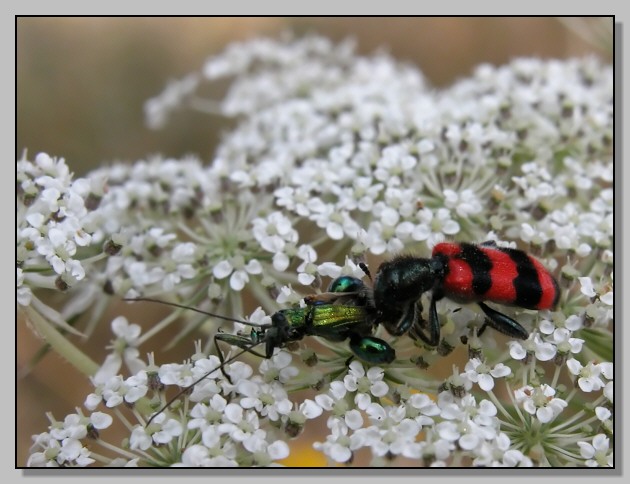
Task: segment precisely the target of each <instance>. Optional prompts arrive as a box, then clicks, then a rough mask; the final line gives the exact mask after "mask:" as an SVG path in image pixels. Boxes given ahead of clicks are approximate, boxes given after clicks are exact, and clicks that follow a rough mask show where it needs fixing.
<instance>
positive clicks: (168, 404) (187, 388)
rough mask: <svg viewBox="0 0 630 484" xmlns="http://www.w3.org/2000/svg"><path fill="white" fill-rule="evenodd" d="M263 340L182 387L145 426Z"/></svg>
mask: <svg viewBox="0 0 630 484" xmlns="http://www.w3.org/2000/svg"><path fill="white" fill-rule="evenodd" d="M261 343H262V341H260V342H258V343H254V344H252V345H250V346H248V347H247V348H244V349H243V351H239V352H238V353H236V354H235V355H234V356H232V357H231V358H228V359H227V360H225V361H224V362H222V363H221V364H220V365H219V366H217V367H216V368H213V369H212V370H210V371H209V372H207V373H206V374H205V375H203V376H201V377H199V378H198V379H197V380H195V381H194V382H192V383H191V384H190V385H188V386H187V387H184V388H182V389H181V390H180V391H179V392H177V394H176V395H175V396H174V397H173V398H171V399H170V400H169V401H168V402H166V403H165V404H164V405H163V406H162V408H160V409H159V410H158V411H157V412H156V413H154V414H153V415H152V416H151V418H150V419H149V420H147V423H146V424H145V427H148V426H149V424H150V423H151V422H152V421H153V419H154V418H155V417H157V416H158V415H160V414H161V413H162V412H163V411H164V410H166V409H167V408H168V407H170V406H171V403H173V402H174V401H175V400H177V399H178V398H179V397H181V396H182V395H183V394H184V393H186V392H187V391H188V390H190V389H191V388H193V387H194V386H195V385H196V384H197V383H199V382H200V381H201V380H204V379H205V378H207V377H209V376H210V375H212V374H213V373H214V372H215V371H217V370H220V369H221V368H224V367H225V365H227V364H228V363H232V362H233V361H234V360H236V359H237V358H238V357H239V356H241V355H242V354H243V353H247V352H249V351H251V350H252V349H253V348H255V347H256V346H258V345H259V344H261Z"/></svg>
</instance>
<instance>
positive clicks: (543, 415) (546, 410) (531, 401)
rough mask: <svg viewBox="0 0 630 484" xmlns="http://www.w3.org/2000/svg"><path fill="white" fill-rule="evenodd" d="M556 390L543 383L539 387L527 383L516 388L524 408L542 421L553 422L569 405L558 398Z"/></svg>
mask: <svg viewBox="0 0 630 484" xmlns="http://www.w3.org/2000/svg"><path fill="white" fill-rule="evenodd" d="M555 394H556V391H555V390H554V389H553V388H552V387H550V386H549V385H546V384H542V385H540V386H537V387H532V386H531V385H526V386H524V387H522V388H519V389H517V390H514V396H515V398H516V401H517V402H519V403H520V404H521V406H522V407H523V409H524V410H525V411H526V412H527V413H529V414H531V415H536V418H537V419H538V420H540V421H541V422H542V423H548V422H551V421H552V420H553V419H555V418H556V417H557V416H558V415H559V414H560V413H561V412H562V410H564V408H565V407H566V406H567V405H568V404H567V402H566V401H564V400H562V399H560V398H556V397H555V396H554V395H555Z"/></svg>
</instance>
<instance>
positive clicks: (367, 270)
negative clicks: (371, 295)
mask: <svg viewBox="0 0 630 484" xmlns="http://www.w3.org/2000/svg"><path fill="white" fill-rule="evenodd" d="M359 267H360V268H361V270H362V271H363V273H364V274H365V275H366V276H367V277H368V279H369V280H370V282H374V281H373V280H372V273H371V272H370V269H368V266H367V264H366V263H365V262H359Z"/></svg>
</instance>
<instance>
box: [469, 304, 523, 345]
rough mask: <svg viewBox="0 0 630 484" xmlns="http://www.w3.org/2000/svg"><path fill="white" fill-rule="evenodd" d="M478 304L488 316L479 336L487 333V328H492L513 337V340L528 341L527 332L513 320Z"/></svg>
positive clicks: (478, 333)
mask: <svg viewBox="0 0 630 484" xmlns="http://www.w3.org/2000/svg"><path fill="white" fill-rule="evenodd" d="M477 304H478V305H479V307H480V308H481V310H482V311H483V312H484V314H485V315H486V319H485V321H484V324H483V325H482V326H481V328H480V329H479V331H478V332H477V335H481V334H482V333H483V332H484V331H485V329H486V326H490V327H491V328H494V329H496V330H497V331H498V332H499V333H503V334H505V335H507V336H511V337H512V338H518V339H527V338H528V337H529V333H528V332H527V330H526V329H525V328H523V326H521V325H520V324H519V323H517V322H516V321H514V320H513V319H512V318H510V317H508V316H506V315H505V314H503V313H500V312H499V311H496V310H494V309H492V308H491V307H489V306H487V305H486V304H484V303H482V302H478V303H477Z"/></svg>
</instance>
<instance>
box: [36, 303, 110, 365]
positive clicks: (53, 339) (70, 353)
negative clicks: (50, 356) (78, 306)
mask: <svg viewBox="0 0 630 484" xmlns="http://www.w3.org/2000/svg"><path fill="white" fill-rule="evenodd" d="M26 315H27V318H28V320H29V321H30V322H31V323H32V324H33V326H34V327H35V329H36V330H37V333H38V334H39V335H40V336H41V337H42V338H44V339H45V340H46V342H47V343H48V344H49V345H50V346H51V347H52V348H53V349H54V350H55V351H56V352H57V353H58V354H59V355H60V356H62V357H63V358H65V359H66V360H67V361H68V362H69V363H70V364H72V366H74V367H75V368H76V369H77V370H79V371H80V372H81V373H83V374H84V375H86V376H93V375H94V374H95V373H96V372H97V371H98V369H99V365H98V364H96V363H95V362H94V361H92V360H91V359H90V358H89V357H88V356H87V355H86V354H85V353H83V352H82V351H81V350H79V348H77V347H76V346H75V345H73V344H72V343H71V342H70V341H69V340H68V339H67V338H65V337H64V336H63V335H62V334H61V333H60V332H59V331H57V330H56V329H55V327H54V326H53V325H52V324H51V323H50V321H48V320H47V319H45V318H44V317H43V316H42V315H41V314H40V313H39V312H37V311H36V310H35V309H33V308H32V307H31V306H29V307H28V308H26Z"/></svg>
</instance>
